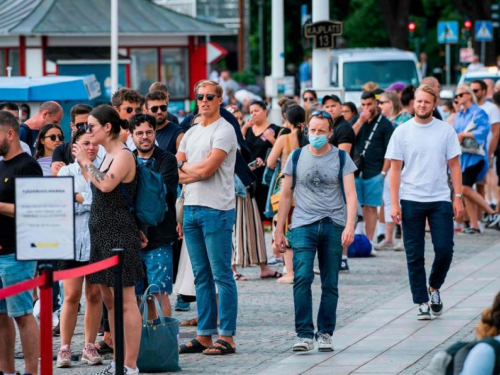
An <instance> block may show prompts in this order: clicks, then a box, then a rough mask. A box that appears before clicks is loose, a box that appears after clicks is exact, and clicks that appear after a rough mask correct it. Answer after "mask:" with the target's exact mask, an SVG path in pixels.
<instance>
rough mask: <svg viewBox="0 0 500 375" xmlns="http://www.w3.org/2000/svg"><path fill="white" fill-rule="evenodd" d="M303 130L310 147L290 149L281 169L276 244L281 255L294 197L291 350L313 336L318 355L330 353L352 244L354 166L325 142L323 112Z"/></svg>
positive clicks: (329, 125)
mask: <svg viewBox="0 0 500 375" xmlns="http://www.w3.org/2000/svg"><path fill="white" fill-rule="evenodd" d="M308 129H309V145H307V146H304V147H302V148H299V149H297V150H295V151H294V152H293V153H292V154H291V155H290V156H289V157H288V159H287V163H286V165H285V168H284V169H283V173H284V174H285V180H284V182H283V184H282V188H281V199H280V202H279V207H278V223H277V224H276V234H275V246H276V249H277V250H278V251H280V252H282V253H284V252H285V251H286V243H285V236H284V226H285V222H286V218H287V217H288V214H289V212H290V208H291V204H292V199H293V198H294V201H295V209H294V211H293V214H292V220H291V225H290V226H291V229H292V249H293V268H294V271H295V274H294V276H295V277H294V285H293V298H294V306H295V330H296V332H297V336H298V341H297V342H296V343H295V345H294V346H293V351H309V350H312V349H314V342H313V338H314V337H315V336H316V340H317V342H318V349H319V351H333V343H332V334H333V331H334V330H335V324H336V310H337V301H338V295H339V293H338V286H337V285H338V276H339V266H340V261H341V257H342V246H343V245H344V246H348V245H349V244H351V243H352V241H353V240H354V225H355V220H356V206H357V198H356V187H355V183H354V171H356V166H355V165H354V163H353V161H352V160H351V158H350V157H349V155H348V154H347V153H346V152H345V151H343V150H339V149H338V148H336V147H335V146H333V145H331V144H330V143H328V140H329V139H330V138H331V136H332V133H333V119H332V117H331V116H330V114H329V113H328V112H324V111H315V112H312V114H311V118H310V120H309V124H308ZM344 191H345V197H344ZM316 250H317V251H318V260H319V269H320V275H321V291H322V292H321V303H320V306H319V313H318V322H317V326H318V329H317V332H316V334H315V333H314V323H313V318H312V295H311V284H312V282H313V280H314V272H313V266H314V257H315V255H316Z"/></svg>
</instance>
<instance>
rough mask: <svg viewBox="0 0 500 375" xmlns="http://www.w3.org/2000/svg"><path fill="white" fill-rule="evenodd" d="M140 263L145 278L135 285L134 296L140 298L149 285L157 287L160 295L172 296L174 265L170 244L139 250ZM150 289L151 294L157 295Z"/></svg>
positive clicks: (153, 288) (155, 290) (155, 289)
mask: <svg viewBox="0 0 500 375" xmlns="http://www.w3.org/2000/svg"><path fill="white" fill-rule="evenodd" d="M141 261H142V264H143V266H144V273H145V274H146V277H145V278H144V279H142V280H140V281H138V282H137V283H136V284H135V295H136V296H138V297H139V296H142V295H143V293H144V292H145V291H146V288H147V287H148V286H149V285H157V286H158V288H159V289H160V292H161V293H168V294H172V286H173V283H174V282H173V279H174V263H173V260H172V243H169V244H166V245H162V246H160V247H157V248H156V249H151V250H141ZM158 288H156V287H152V288H151V289H150V292H151V293H158Z"/></svg>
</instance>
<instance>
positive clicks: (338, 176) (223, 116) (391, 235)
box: [0, 75, 500, 375]
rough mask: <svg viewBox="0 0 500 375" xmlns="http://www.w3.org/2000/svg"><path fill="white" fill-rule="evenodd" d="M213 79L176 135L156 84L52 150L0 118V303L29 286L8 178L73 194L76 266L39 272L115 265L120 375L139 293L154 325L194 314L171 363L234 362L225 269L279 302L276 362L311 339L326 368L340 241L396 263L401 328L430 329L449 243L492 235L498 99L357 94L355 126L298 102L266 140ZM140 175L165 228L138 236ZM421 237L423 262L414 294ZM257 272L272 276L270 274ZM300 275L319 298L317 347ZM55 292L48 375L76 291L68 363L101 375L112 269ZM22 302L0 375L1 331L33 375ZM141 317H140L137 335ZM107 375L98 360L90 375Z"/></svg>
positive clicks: (57, 109)
mask: <svg viewBox="0 0 500 375" xmlns="http://www.w3.org/2000/svg"><path fill="white" fill-rule="evenodd" d="M222 78H223V81H224V84H219V83H218V82H216V81H211V80H203V81H200V82H198V83H197V84H196V85H195V87H194V95H195V100H196V104H197V106H196V110H195V112H194V113H193V114H191V115H189V116H187V117H186V118H185V119H183V121H182V122H181V123H179V120H178V119H177V117H175V116H174V115H173V114H171V113H169V112H168V104H169V93H168V88H167V87H166V86H165V85H164V84H162V83H160V82H157V83H154V84H153V85H152V86H151V88H150V91H149V92H148V93H146V94H145V95H144V96H143V95H141V93H139V92H138V91H136V90H133V89H129V88H122V89H120V90H118V91H117V92H116V93H114V95H113V97H112V100H111V105H100V106H98V107H96V108H92V107H90V106H88V105H85V104H78V105H75V106H74V107H73V108H72V109H71V112H70V117H71V123H70V126H71V137H70V140H69V141H68V142H65V143H63V142H64V140H65V138H64V133H63V131H62V129H61V126H60V122H61V119H62V117H63V109H62V107H61V106H60V105H59V104H58V103H56V102H46V103H43V104H42V105H41V106H40V108H39V110H38V112H37V113H36V114H35V115H34V116H33V117H32V118H30V119H28V120H26V121H25V123H23V124H20V120H19V108H18V107H17V106H16V104H14V103H10V102H5V103H0V157H3V160H2V161H0V227H1V228H2V232H1V233H0V288H1V287H5V286H8V285H12V284H15V283H17V282H20V281H25V280H28V279H31V278H33V277H34V276H35V272H36V264H35V263H34V262H23V263H21V262H17V261H16V260H15V251H16V241H15V240H16V239H15V223H14V207H15V201H14V183H13V180H14V177H16V176H73V177H74V189H75V196H74V201H75V248H76V258H75V260H72V261H60V262H57V264H56V267H57V269H59V270H68V269H72V268H75V267H79V266H82V265H86V264H91V263H96V262H98V261H101V260H104V259H106V258H109V257H110V256H111V255H112V254H111V249H113V248H123V249H125V252H124V254H125V255H124V265H123V267H124V272H123V286H124V290H123V303H124V305H123V311H124V331H125V345H124V347H125V371H126V373H127V374H137V373H138V372H139V369H138V368H137V358H138V355H139V349H140V348H139V345H140V336H141V316H140V312H139V307H138V301H140V299H141V297H142V295H143V293H144V291H145V290H146V288H147V287H148V286H154V287H155V288H154V289H153V295H154V296H155V297H156V298H157V299H158V300H159V301H161V309H162V313H163V315H165V316H171V315H172V306H171V302H170V298H169V296H170V295H172V293H174V292H175V293H176V294H177V299H176V302H175V306H173V309H175V310H179V311H188V310H189V309H190V303H192V302H194V301H196V303H197V311H198V314H197V317H195V318H193V319H189V320H187V321H184V322H182V323H181V325H183V326H196V327H197V336H196V338H194V339H192V340H190V341H189V342H187V343H184V344H181V345H180V346H179V348H178V350H179V353H180V354H189V353H203V354H205V355H226V354H233V353H235V352H236V343H235V341H234V336H235V334H236V331H237V315H238V288H237V283H239V282H244V281H246V280H248V279H247V277H245V276H244V274H243V272H244V271H242V270H241V268H244V267H248V266H252V265H255V266H258V267H259V268H260V278H262V279H273V280H276V282H278V283H283V284H293V297H294V306H295V330H296V333H297V336H298V340H297V342H296V343H295V345H294V346H293V350H294V351H309V350H312V349H313V348H314V339H316V341H317V343H318V349H319V350H320V351H333V342H332V334H333V331H334V330H335V324H336V308H337V302H338V298H339V292H338V280H339V273H340V272H348V271H349V265H348V248H349V245H351V244H352V243H353V241H354V240H355V234H363V235H364V236H366V238H368V240H369V241H370V243H371V255H372V256H375V255H376V253H377V251H383V250H395V251H406V257H407V263H408V273H409V280H410V287H411V292H412V296H413V302H414V303H415V304H416V305H418V312H417V319H419V320H429V319H431V315H435V316H438V315H440V314H441V313H442V311H443V302H442V299H441V295H440V288H441V286H442V285H443V283H444V282H445V279H446V275H447V272H448V270H449V267H450V264H451V261H452V257H453V247H454V243H453V236H454V233H455V232H462V233H464V234H467V235H480V234H481V232H482V231H483V230H484V226H488V227H489V228H497V229H500V215H499V212H500V211H499V210H500V200H499V197H498V196H499V188H498V175H497V173H498V172H500V164H499V163H500V161H499V158H496V161H495V157H496V155H497V153H498V151H499V149H498V148H497V146H498V138H499V135H500V131H499V130H500V129H499V126H500V112H499V106H500V92H496V93H494V94H493V95H492V97H489V96H488V90H487V85H486V83H485V82H484V81H481V80H476V81H473V82H471V83H470V84H464V85H460V86H459V87H458V88H457V90H456V94H455V97H454V100H453V101H452V102H451V103H448V102H444V103H441V99H440V97H439V91H440V85H439V82H438V81H437V80H436V79H435V78H433V77H426V78H424V79H423V81H422V85H421V86H419V87H418V88H416V87H413V86H407V85H405V84H404V83H402V82H396V83H394V84H393V85H391V86H390V87H388V88H387V89H385V90H383V89H381V88H379V87H378V86H377V84H376V83H374V82H368V83H366V84H365V85H364V92H363V94H362V95H361V106H360V108H358V107H357V106H356V105H355V104H354V103H351V102H345V103H343V102H342V99H341V98H340V97H338V96H337V95H334V94H332V95H326V96H324V97H323V98H321V102H320V101H319V100H318V96H317V94H316V92H315V91H314V90H310V89H308V90H305V91H304V92H303V93H302V97H301V98H300V100H293V99H291V98H283V99H282V100H280V102H279V105H280V107H281V114H282V121H281V123H278V124H274V123H271V121H270V120H269V117H268V111H269V105H268V103H267V102H266V101H264V100H262V99H261V98H253V99H252V100H251V101H249V100H246V99H248V97H249V96H248V95H247V97H245V99H244V100H242V101H238V100H234V98H235V97H234V93H233V91H232V90H234V87H233V85H232V84H231V82H230V76H229V77H227V75H226V76H224V77H222ZM30 155H33V157H31V156H30ZM143 164H144V165H145V166H146V167H147V168H150V169H151V170H152V171H153V172H155V173H157V174H158V175H160V176H161V178H162V180H163V183H164V186H165V187H166V190H167V195H166V202H165V203H166V207H167V210H166V213H165V216H164V219H163V221H161V222H160V223H158V225H155V226H144V225H141V224H139V223H138V220H137V218H136V216H135V215H134V213H133V210H131V208H132V207H131V204H130V197H134V196H136V194H137V193H138V172H137V170H138V168H139V166H141V167H142V166H143ZM464 207H465V208H464ZM454 221H455V223H454ZM268 223H270V227H271V231H272V236H271V237H272V240H271V241H272V243H270V244H269V243H266V236H265V230H266V227H267V225H268ZM427 229H428V230H429V231H430V233H431V236H432V241H433V245H434V251H435V259H434V263H433V267H432V270H431V273H430V275H429V277H428V278H427V277H426V272H425V267H424V266H425V264H424V238H425V233H426V230H427ZM397 240H399V241H397ZM267 245H270V246H271V247H272V249H273V250H272V252H273V256H272V257H268V252H267V251H266V246H267ZM316 254H317V257H318V263H319V270H318V269H315V268H314V260H315V256H316ZM272 265H283V269H282V272H278V271H277V270H276V269H275V268H272V267H271V266H272ZM238 267H239V268H240V269H238ZM315 273H319V274H320V275H321V286H322V288H321V290H322V292H321V293H322V296H321V303H320V307H319V314H318V321H317V329H316V331H315V325H314V322H313V317H312V296H311V284H312V282H313V279H314V274H315ZM61 284H62V285H61V288H60V290H58V289H57V288H58V287H59V283H55V284H54V295H55V297H56V298H55V299H54V303H53V308H54V311H58V313H57V315H58V321H59V323H58V324H57V326H56V327H54V334H60V335H61V347H60V348H59V351H58V356H57V361H56V365H57V367H61V368H64V367H71V365H72V347H71V341H72V336H73V334H74V331H75V326H76V323H77V314H78V310H79V306H80V304H79V303H80V299H81V297H82V293H83V291H85V299H86V307H85V316H84V330H85V343H84V347H83V348H81V349H82V355H81V358H82V361H84V362H86V363H87V364H88V365H96V364H102V362H103V355H105V354H110V353H113V348H114V340H113V334H114V306H113V294H114V289H113V271H112V269H107V270H104V271H100V272H97V273H94V274H91V275H89V276H88V277H85V278H83V277H81V278H76V279H68V280H64V281H63V282H62V283H61ZM156 288H157V289H156ZM37 298H38V297H37V294H36V292H34V293H31V292H25V293H21V294H19V295H16V296H13V297H9V298H7V299H6V300H1V301H0V337H1V339H0V373H3V374H5V375H10V374H14V373H15V371H14V347H15V329H14V324H13V322H14V321H15V322H16V323H17V325H18V327H19V332H20V336H21V343H22V347H23V352H24V358H25V362H26V370H25V373H26V374H36V373H37V366H38V355H39V348H38V340H39V339H38V329H37V323H36V320H35V317H34V315H33V305H34V303H35V302H36V300H37ZM155 317H156V315H155V313H154V309H150V311H149V315H148V320H149V321H150V322H152V321H153V320H154V319H155ZM496 332H497V334H498V330H497V331H496ZM101 333H102V334H103V337H102V340H99V341H98V339H97V336H98V335H99V334H101ZM215 336H217V339H216V340H215ZM114 372H115V362H114V360H113V361H111V363H109V364H108V366H107V367H106V369H104V370H102V371H101V372H99V374H112V373H114Z"/></svg>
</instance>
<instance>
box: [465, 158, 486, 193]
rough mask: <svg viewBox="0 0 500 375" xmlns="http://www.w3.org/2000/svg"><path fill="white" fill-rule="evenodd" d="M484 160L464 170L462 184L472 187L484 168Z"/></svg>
mask: <svg viewBox="0 0 500 375" xmlns="http://www.w3.org/2000/svg"><path fill="white" fill-rule="evenodd" d="M483 167H484V160H481V161H479V163H477V164H474V165H471V166H470V167H467V168H466V169H465V171H463V172H462V185H464V186H470V187H472V186H473V185H474V184H475V183H476V182H478V180H477V176H479V173H481V171H482V170H483Z"/></svg>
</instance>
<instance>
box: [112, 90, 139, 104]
mask: <svg viewBox="0 0 500 375" xmlns="http://www.w3.org/2000/svg"><path fill="white" fill-rule="evenodd" d="M123 102H130V103H137V104H140V105H142V104H143V103H144V98H143V96H142V95H141V93H140V92H139V91H137V90H132V89H129V88H128V87H122V88H121V89H120V90H118V91H117V92H115V93H114V94H113V97H112V98H111V103H112V104H113V106H114V107H119V106H121V105H122V104H123Z"/></svg>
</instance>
